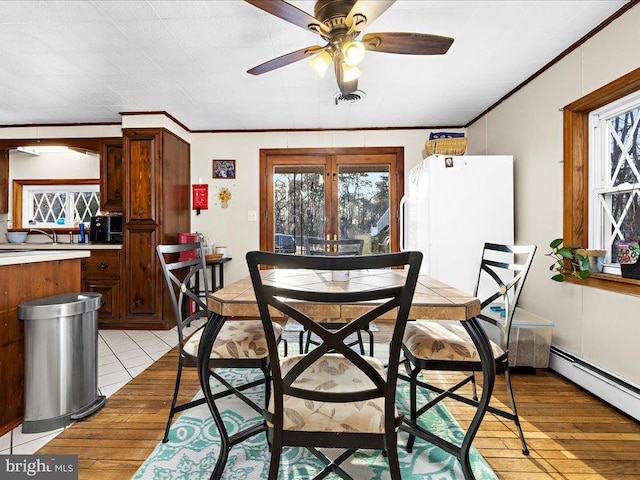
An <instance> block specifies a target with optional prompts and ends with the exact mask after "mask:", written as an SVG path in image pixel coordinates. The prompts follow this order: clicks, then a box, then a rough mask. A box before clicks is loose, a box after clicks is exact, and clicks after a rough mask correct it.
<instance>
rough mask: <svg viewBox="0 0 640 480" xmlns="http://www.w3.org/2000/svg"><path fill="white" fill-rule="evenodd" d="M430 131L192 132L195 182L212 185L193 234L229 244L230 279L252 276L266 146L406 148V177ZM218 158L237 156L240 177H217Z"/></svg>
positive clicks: (227, 271) (196, 217) (227, 279)
mask: <svg viewBox="0 0 640 480" xmlns="http://www.w3.org/2000/svg"><path fill="white" fill-rule="evenodd" d="M429 133H430V130H363V131H322V132H264V133H195V134H191V183H198V182H199V179H200V178H202V182H203V183H208V184H209V209H208V210H202V213H201V214H200V215H196V214H195V212H193V213H192V215H191V230H192V232H200V233H204V234H205V236H206V237H207V238H210V239H212V240H213V241H214V243H215V244H216V245H225V246H226V247H227V255H228V256H230V257H233V261H232V262H230V263H228V264H227V265H226V266H225V283H226V284H228V283H230V282H232V281H235V280H238V279H240V278H242V277H244V276H246V275H248V271H247V266H246V262H245V259H244V255H245V253H246V252H248V251H250V250H256V249H258V248H259V247H260V230H259V229H260V223H259V222H250V221H248V220H247V212H249V211H256V212H259V211H260V198H259V194H260V191H259V190H260V188H259V182H258V180H259V178H258V168H259V163H260V149H263V148H314V147H318V148H322V147H373V146H391V147H397V146H400V147H404V161H405V165H404V168H405V176H406V173H407V172H408V170H409V169H410V168H412V167H413V166H415V165H416V164H418V163H419V162H420V161H421V160H422V159H423V155H424V145H425V142H426V140H427V139H428V137H429ZM213 159H235V160H236V178H235V179H229V180H221V179H212V178H211V176H212V160H213ZM222 187H227V188H229V190H230V191H231V194H232V199H231V201H230V202H229V206H228V208H226V209H225V208H221V206H220V201H219V200H218V191H219V190H220V188H222Z"/></svg>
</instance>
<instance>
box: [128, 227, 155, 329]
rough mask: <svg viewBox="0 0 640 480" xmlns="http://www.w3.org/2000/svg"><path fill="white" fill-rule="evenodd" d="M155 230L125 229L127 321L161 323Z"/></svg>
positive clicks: (141, 228) (142, 228)
mask: <svg viewBox="0 0 640 480" xmlns="http://www.w3.org/2000/svg"><path fill="white" fill-rule="evenodd" d="M156 235H157V227H153V226H145V225H141V226H135V227H125V244H126V245H127V249H126V253H125V270H126V279H127V288H126V289H125V295H124V298H125V309H126V316H127V320H128V321H132V322H157V321H158V320H160V321H162V312H161V305H162V303H161V301H159V300H161V297H160V281H161V280H162V277H161V275H162V274H161V272H159V266H158V261H157V257H156V251H155V246H156Z"/></svg>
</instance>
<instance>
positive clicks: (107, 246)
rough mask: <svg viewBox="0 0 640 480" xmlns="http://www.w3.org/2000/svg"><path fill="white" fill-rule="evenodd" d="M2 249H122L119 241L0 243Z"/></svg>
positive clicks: (0, 249)
mask: <svg viewBox="0 0 640 480" xmlns="http://www.w3.org/2000/svg"><path fill="white" fill-rule="evenodd" d="M2 250H122V244H121V243H0V251H2Z"/></svg>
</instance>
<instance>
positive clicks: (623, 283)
mask: <svg viewBox="0 0 640 480" xmlns="http://www.w3.org/2000/svg"><path fill="white" fill-rule="evenodd" d="M567 281H568V282H571V283H575V284H578V285H584V286H585V287H592V288H600V289H602V290H609V291H612V292H618V293H624V294H629V295H640V280H636V279H634V278H622V277H621V276H619V275H611V274H609V273H593V274H591V276H590V277H589V278H587V279H585V280H580V279H577V278H568V279H567Z"/></svg>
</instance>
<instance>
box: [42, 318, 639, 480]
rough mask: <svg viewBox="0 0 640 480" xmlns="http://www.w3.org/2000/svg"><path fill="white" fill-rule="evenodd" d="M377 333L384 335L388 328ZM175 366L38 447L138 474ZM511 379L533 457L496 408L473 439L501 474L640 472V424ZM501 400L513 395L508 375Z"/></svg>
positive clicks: (564, 476) (558, 387) (560, 385)
mask: <svg viewBox="0 0 640 480" xmlns="http://www.w3.org/2000/svg"><path fill="white" fill-rule="evenodd" d="M376 340H377V341H384V340H385V328H384V327H381V332H379V333H378V334H376ZM290 345H294V350H295V349H296V348H297V347H296V346H297V344H296V343H295V341H293V342H291V343H290ZM176 365H177V353H176V350H175V349H174V350H172V351H171V352H169V353H168V354H166V355H165V356H164V357H162V358H161V359H160V360H159V361H157V362H156V363H155V364H154V365H152V366H151V367H149V368H148V369H147V370H145V371H144V372H143V373H141V374H140V375H139V376H138V377H136V378H134V379H133V380H132V381H131V382H129V383H128V384H127V385H126V386H125V387H123V388H122V389H121V390H120V391H118V392H117V393H116V394H114V395H113V396H112V397H110V398H109V399H108V400H107V403H106V405H105V407H104V408H103V409H102V410H101V411H100V412H99V413H97V414H96V415H94V416H93V417H91V418H89V419H88V420H85V421H83V422H78V423H76V424H74V425H73V426H72V427H70V428H68V429H67V430H65V431H64V432H63V433H61V434H60V435H59V436H58V437H56V438H55V439H54V440H53V441H51V442H50V443H49V444H48V445H47V446H45V447H44V448H42V449H41V450H40V451H39V452H38V453H40V454H77V455H78V456H79V478H80V479H91V480H101V479H122V480H124V479H129V478H131V476H132V475H133V474H134V473H135V471H136V470H137V469H138V467H139V466H140V465H141V464H142V463H143V462H144V460H145V459H146V458H147V456H148V455H149V454H150V453H151V451H152V450H153V448H154V447H155V446H156V444H157V443H158V442H159V441H160V440H161V438H162V434H163V431H164V426H165V421H166V418H167V410H168V406H169V402H170V401H171V395H172V392H173V385H174V381H175V372H176ZM441 378H442V379H445V380H447V379H448V380H452V377H451V376H450V375H449V376H445V375H444V374H443V375H441ZM512 383H513V386H514V391H515V395H516V401H517V402H518V409H519V413H520V417H521V420H522V423H523V428H524V431H525V436H526V438H527V441H528V444H529V449H530V451H531V454H530V456H528V457H525V456H523V455H522V453H521V451H520V441H519V439H518V436H517V434H516V433H515V429H514V426H513V424H512V423H511V422H508V421H506V420H504V419H499V418H497V417H495V416H493V415H490V414H489V415H487V416H486V417H485V419H484V421H483V424H482V426H481V428H480V431H479V433H478V435H477V437H476V439H475V442H474V444H475V445H476V447H477V448H478V449H479V451H480V453H481V454H482V455H483V456H484V458H485V459H486V460H487V461H488V463H489V465H491V467H492V468H493V470H494V471H495V472H496V474H497V475H498V477H499V478H500V479H504V480H516V479H517V480H542V479H556V480H597V479H607V480H638V479H640V424H638V423H637V422H635V421H634V420H631V419H630V418H628V417H626V416H625V415H623V414H620V413H619V412H617V411H616V410H614V409H613V408H611V407H609V406H607V405H606V404H604V403H602V402H601V401H599V400H598V399H596V398H594V397H593V396H591V395H589V394H587V393H585V392H584V391H582V390H581V389H580V388H578V387H576V386H575V385H573V384H572V383H570V382H568V381H567V380H565V379H563V378H562V377H559V376H558V375H556V374H554V373H552V372H550V371H547V370H538V372H537V374H535V375H532V374H514V375H512ZM198 388H199V384H198V379H197V375H196V372H195V369H192V370H187V371H186V374H184V375H183V384H182V388H181V396H182V397H183V398H182V399H183V400H184V401H186V400H189V399H191V398H192V397H193V395H194V394H195V393H196V392H197V390H198ZM494 400H495V405H496V406H500V404H501V403H502V404H505V403H506V402H507V396H506V390H505V388H504V378H503V377H501V378H500V379H498V382H497V383H496V388H495V393H494ZM447 406H448V408H449V410H450V411H451V412H452V413H453V415H454V416H455V417H456V419H457V420H458V421H459V423H460V424H461V425H462V426H464V425H465V424H466V423H467V422H468V421H469V420H470V418H471V416H472V415H473V411H472V410H471V409H470V408H468V407H464V406H463V407H461V406H460V405H459V404H457V403H453V402H452V403H448V404H447ZM478 480H482V479H478Z"/></svg>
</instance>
